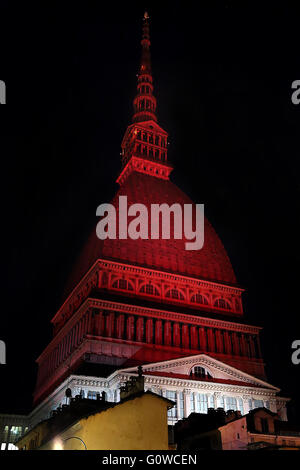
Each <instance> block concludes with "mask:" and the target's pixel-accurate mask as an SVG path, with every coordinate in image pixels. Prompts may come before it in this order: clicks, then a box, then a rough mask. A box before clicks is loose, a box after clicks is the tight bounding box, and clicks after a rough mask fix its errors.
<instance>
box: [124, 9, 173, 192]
mask: <svg viewBox="0 0 300 470" xmlns="http://www.w3.org/2000/svg"><path fill="white" fill-rule="evenodd" d="M141 45H142V55H141V63H140V67H139V72H138V84H137V95H136V97H135V98H134V101H133V107H134V115H133V119H132V121H133V122H132V124H130V125H129V126H128V127H127V130H126V132H125V135H124V137H123V140H122V144H121V147H122V152H121V160H122V168H121V173H120V174H119V176H118V178H117V182H118V183H119V184H120V185H121V184H123V183H124V181H125V180H126V179H127V178H128V176H129V175H130V174H131V173H132V172H139V173H144V174H147V175H151V176H154V177H156V178H160V179H165V180H167V179H169V175H170V173H171V171H172V169H173V167H172V165H171V164H170V163H169V162H168V133H167V132H166V131H165V130H164V129H163V128H162V127H160V126H159V125H158V124H157V117H156V114H155V111H156V99H155V97H154V96H153V94H152V93H153V79H152V72H151V57H150V35H149V15H148V13H147V12H145V14H144V18H143V34H142V40H141Z"/></svg>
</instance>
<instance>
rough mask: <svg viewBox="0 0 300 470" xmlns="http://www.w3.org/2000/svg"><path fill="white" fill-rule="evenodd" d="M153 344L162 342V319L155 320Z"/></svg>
mask: <svg viewBox="0 0 300 470" xmlns="http://www.w3.org/2000/svg"><path fill="white" fill-rule="evenodd" d="M155 344H162V321H161V320H156V321H155Z"/></svg>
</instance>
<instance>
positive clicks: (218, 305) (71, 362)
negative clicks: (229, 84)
mask: <svg viewBox="0 0 300 470" xmlns="http://www.w3.org/2000/svg"><path fill="white" fill-rule="evenodd" d="M141 46H142V55H141V63H140V68H139V73H138V84H137V94H136V97H135V98H134V102H133V105H134V113H133V119H132V123H131V124H130V125H129V127H128V128H127V130H126V132H125V135H124V138H123V141H122V144H121V148H122V152H121V170H120V174H119V177H118V180H117V181H118V183H119V185H120V188H119V190H118V192H117V194H116V195H115V198H114V199H113V201H112V203H113V204H114V205H115V206H116V208H118V202H117V201H118V200H119V196H127V198H128V205H131V204H134V203H142V204H144V205H146V207H150V205H151V204H163V203H166V204H168V205H169V206H171V205H172V204H174V203H178V204H180V205H181V206H183V205H184V204H191V203H192V201H191V200H190V198H189V197H188V196H187V195H185V194H184V193H183V192H182V191H181V190H180V189H179V188H178V187H177V186H176V185H175V184H174V183H173V182H172V181H171V177H172V178H173V174H172V175H171V171H172V169H173V168H172V165H171V164H170V162H169V161H168V134H167V132H166V131H165V130H164V129H163V128H162V127H160V125H159V124H158V119H157V114H156V104H157V103H156V99H155V97H154V94H153V92H154V89H153V77H152V72H151V60H150V36H149V17H148V15H145V17H144V19H143V36H142V41H141ZM200 202H201V201H200ZM202 202H203V201H202ZM97 203H98V201H97ZM95 229H96V227H95ZM185 242H186V240H185V239H184V238H183V239H182V240H177V239H174V238H172V231H171V239H170V240H163V239H158V240H153V239H148V240H143V239H138V240H132V239H129V238H128V239H125V240H123V239H116V240H111V239H106V240H99V239H98V238H97V235H96V230H93V232H92V234H91V235H90V237H89V239H88V241H87V243H86V245H85V246H84V247H83V249H82V252H81V255H80V256H79V259H78V260H77V261H76V263H75V266H74V269H73V272H72V274H71V276H70V279H69V281H68V283H67V287H66V295H65V301H64V303H63V305H62V306H61V307H60V308H59V310H58V312H57V313H56V314H55V315H54V317H53V319H52V324H53V332H54V334H53V339H52V341H51V342H50V343H49V345H48V346H47V347H46V349H45V350H44V351H43V352H42V354H41V355H40V357H39V358H38V360H37V362H38V367H39V370H38V378H37V385H36V389H35V393H34V404H35V409H34V410H33V412H32V415H31V421H32V422H33V423H34V422H36V421H37V420H39V419H43V418H45V417H47V416H48V415H49V413H50V412H51V410H53V409H54V408H56V407H57V406H59V405H61V404H63V403H64V397H65V395H64V393H65V389H66V388H67V387H69V388H70V387H71V388H72V387H73V388H74V390H73V392H74V393H75V394H77V393H81V391H82V393H84V394H86V396H87V397H88V396H90V397H93V396H95V394H97V393H101V392H103V391H105V392H106V393H107V395H108V399H109V400H111V401H116V400H118V399H119V392H118V390H119V388H118V387H120V386H121V385H122V381H124V378H125V377H126V374H129V373H130V374H132V373H133V372H134V370H136V368H137V367H138V366H139V365H142V366H143V369H144V371H145V384H146V386H147V387H148V389H151V390H152V391H153V392H154V393H159V394H162V395H163V396H164V395H165V396H166V397H167V398H170V399H172V400H174V401H175V402H176V403H177V406H176V407H174V408H173V409H172V410H171V411H170V413H171V415H170V416H169V420H170V422H174V421H176V420H178V419H181V417H186V416H188V414H189V413H190V412H191V410H194V411H196V412H206V411H207V409H208V407H215V408H216V407H219V406H223V407H225V409H226V408H227V409H239V410H240V411H241V412H242V414H243V413H246V412H248V411H249V410H250V409H252V408H255V407H258V406H265V407H267V408H270V409H271V411H272V412H274V413H279V414H280V416H281V418H282V419H286V409H285V404H286V402H287V399H285V398H281V397H279V389H278V388H276V387H274V386H273V385H270V384H268V382H267V378H266V375H265V368H264V362H263V358H262V353H261V347H260V340H259V334H260V328H259V327H257V326H251V325H249V324H246V323H245V321H244V313H243V303H242V294H243V289H242V288H241V287H239V285H238V283H237V280H236V276H235V274H234V271H233V268H232V265H231V262H230V260H229V257H228V255H227V253H226V250H225V248H224V246H223V244H222V242H221V240H220V238H219V237H218V235H217V233H216V231H215V229H214V228H213V227H212V225H211V224H210V223H209V221H208V220H207V219H205V237H204V247H203V248H202V249H201V250H198V251H188V250H186V249H185Z"/></svg>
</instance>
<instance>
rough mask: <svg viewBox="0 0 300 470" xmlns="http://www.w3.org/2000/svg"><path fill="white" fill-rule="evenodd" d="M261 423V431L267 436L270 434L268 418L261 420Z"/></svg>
mask: <svg viewBox="0 0 300 470" xmlns="http://www.w3.org/2000/svg"><path fill="white" fill-rule="evenodd" d="M260 422H261V430H262V432H263V433H264V434H267V433H268V432H269V423H268V420H267V419H266V418H261V419H260Z"/></svg>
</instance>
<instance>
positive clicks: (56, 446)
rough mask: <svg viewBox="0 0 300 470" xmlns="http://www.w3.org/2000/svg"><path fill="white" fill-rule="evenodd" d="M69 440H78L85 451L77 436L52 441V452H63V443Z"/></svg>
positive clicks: (85, 448)
mask: <svg viewBox="0 0 300 470" xmlns="http://www.w3.org/2000/svg"><path fill="white" fill-rule="evenodd" d="M70 439H78V440H79V441H80V442H82V444H83V445H84V450H87V447H86V444H85V442H84V441H83V440H82V439H81V438H80V437H77V436H71V437H67V438H66V439H56V440H55V441H54V445H53V450H64V446H63V443H64V442H66V441H69V440H70Z"/></svg>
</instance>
